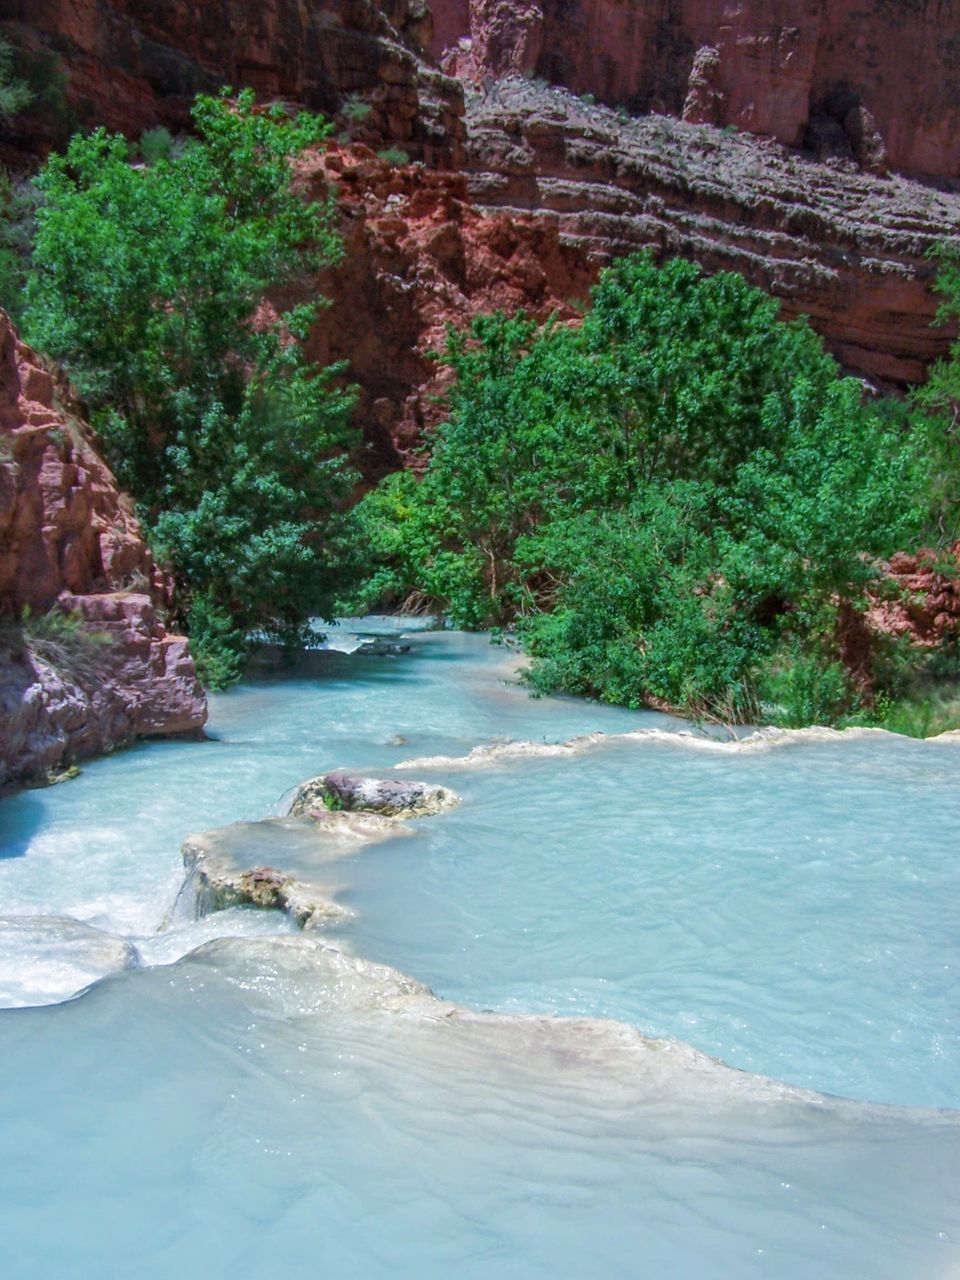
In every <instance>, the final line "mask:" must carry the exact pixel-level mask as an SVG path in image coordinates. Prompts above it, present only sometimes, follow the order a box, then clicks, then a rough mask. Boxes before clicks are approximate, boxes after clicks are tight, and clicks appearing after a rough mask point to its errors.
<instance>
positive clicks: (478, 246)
mask: <svg viewBox="0 0 960 1280" xmlns="http://www.w3.org/2000/svg"><path fill="white" fill-rule="evenodd" d="M303 178H304V181H305V182H307V183H313V184H316V189H317V190H320V189H322V188H324V187H325V185H326V184H327V183H330V182H334V183H336V186H337V192H338V201H339V207H340V211H341V230H342V233H343V238H344V249H345V252H344V255H343V259H342V262H341V263H340V265H339V266H338V267H337V268H336V269H335V270H334V271H332V272H330V273H329V274H327V275H326V276H324V277H322V278H321V279H319V280H318V281H316V282H315V283H314V284H313V285H312V287H313V288H315V289H316V290H317V291H319V292H321V293H323V294H325V295H327V296H328V297H329V298H330V299H331V306H330V307H328V308H326V309H325V310H324V311H322V312H321V313H320V315H319V318H318V320H317V323H316V325H315V327H314V331H313V334H312V337H311V342H310V348H309V354H310V356H311V357H312V358H313V359H316V360H319V361H320V362H321V363H322V364H327V363H330V362H332V361H336V360H345V361H347V362H348V365H349V376H350V378H351V379H352V380H355V381H356V382H357V383H358V384H359V387H360V401H359V406H358V414H357V420H358V422H359V424H360V425H361V426H362V428H363V435H364V441H365V446H366V449H365V452H364V454H363V455H362V456H361V457H360V458H359V459H358V461H359V463H360V466H361V468H362V470H363V473H364V475H365V476H366V477H367V479H368V480H375V479H377V478H379V477H380V476H381V475H383V474H385V473H386V472H387V471H390V470H394V469H396V468H397V467H398V466H400V465H402V464H412V465H414V466H415V465H417V463H418V461H422V460H421V459H419V458H418V456H417V455H416V454H415V453H414V450H415V449H416V448H417V446H419V444H420V443H421V441H422V438H423V433H424V430H425V429H427V428H429V427H430V426H432V425H433V423H435V422H436V421H437V419H438V417H439V416H440V414H441V408H440V406H439V405H438V404H437V403H436V401H435V399H434V396H435V395H436V393H437V392H439V391H440V390H441V389H442V387H443V385H444V378H443V376H442V374H440V375H438V369H437V365H436V363H435V361H433V360H432V359H431V358H430V353H431V352H435V351H437V350H439V349H440V348H442V346H443V340H444V331H445V328H446V325H447V324H448V323H453V324H456V325H457V326H462V325H463V324H465V323H466V322H467V320H468V319H469V318H470V316H472V315H474V314H476V313H478V312H483V311H492V310H495V309H496V308H502V309H504V310H506V311H516V310H518V309H520V308H523V309H525V310H526V311H527V313H528V314H530V315H532V316H534V317H536V318H537V319H541V320H542V319H546V318H547V316H549V315H551V314H554V313H555V314H557V315H558V316H559V317H560V318H564V319H569V318H572V317H573V316H575V315H576V314H577V312H576V311H575V309H574V307H573V306H572V305H571V304H572V303H573V302H575V301H576V300H577V299H579V298H584V297H585V296H586V294H587V291H588V289H589V286H590V285H591V283H593V281H594V279H595V278H596V273H597V269H598V264H597V263H595V262H591V261H588V260H587V257H586V255H585V254H584V253H583V252H582V251H581V250H580V249H579V248H578V247H577V246H575V245H571V244H566V243H564V242H563V241H562V239H561V236H560V225H559V219H558V218H557V217H556V216H551V215H548V214H543V213H541V214H540V215H538V216H531V215H529V214H526V213H522V212H517V211H515V210H511V211H510V213H509V214H506V213H498V212H496V211H491V212H489V213H483V212H480V211H478V210H477V209H475V208H474V207H473V206H472V204H471V200H470V195H469V192H468V186H467V179H466V177H465V176H464V175H463V174H460V173H451V172H448V171H447V172H431V171H429V170H426V169H424V168H423V167H421V166H404V167H400V168H397V167H395V166H391V165H390V164H388V163H386V162H385V161H383V160H380V159H378V158H377V157H376V156H375V155H374V154H373V153H372V152H371V151H370V150H369V149H368V148H367V147H364V146H353V147H334V148H332V149H331V150H330V151H328V152H327V153H325V154H323V155H317V156H315V157H314V158H313V160H312V161H311V162H310V163H309V164H307V165H305V166H304V172H303Z"/></svg>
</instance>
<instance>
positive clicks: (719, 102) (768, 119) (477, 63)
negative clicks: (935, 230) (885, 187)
mask: <svg viewBox="0 0 960 1280" xmlns="http://www.w3.org/2000/svg"><path fill="white" fill-rule="evenodd" d="M433 10H434V33H433V38H432V43H431V49H432V51H433V53H434V55H435V56H436V57H437V58H438V59H439V60H440V61H441V63H442V65H443V66H444V67H446V69H447V70H449V71H451V72H453V73H454V74H457V75H460V76H463V77H464V78H467V79H470V80H472V81H473V82H474V83H476V84H482V83H483V82H484V80H485V79H489V78H499V77H502V76H505V75H508V74H510V73H514V72H518V73H521V74H524V75H528V76H532V77H542V78H543V79H545V80H547V81H548V82H550V83H551V84H558V85H563V86H565V87H566V88H568V89H570V90H572V91H573V92H574V93H576V94H593V95H595V96H596V97H597V98H598V99H599V100H600V101H603V102H607V103H611V104H614V105H616V104H627V105H629V106H630V107H631V108H632V109H636V110H641V111H656V112H661V113H664V114H671V115H677V116H679V115H681V114H682V115H683V116H684V118H685V119H687V120H690V121H691V122H693V123H709V124H716V125H734V126H736V127H737V128H738V129H743V130H748V131H749V132H751V133H755V134H762V135H766V136H769V137H772V138H775V139H777V140H778V141H779V142H782V143H784V144H785V145H787V146H790V147H798V146H804V145H812V146H813V147H815V148H819V147H821V146H824V145H828V146H829V147H830V148H831V149H833V150H834V151H836V150H837V149H839V150H840V152H841V153H842V154H844V155H846V156H847V157H853V158H856V159H857V160H858V161H860V162H862V163H865V164H866V165H868V166H873V165H876V164H878V163H879V164H881V165H882V164H883V163H884V162H885V157H886V156H889V162H890V163H891V164H892V165H893V167H894V168H897V169H900V170H902V171H903V172H905V173H913V174H923V175H932V176H938V177H947V178H955V177H957V176H958V170H960V95H958V93H957V89H956V86H957V82H958V79H960V7H958V6H957V5H955V4H953V3H947V4H944V3H942V0H911V2H910V3H888V2H886V0H867V2H866V3H855V2H854V0H777V2H776V3H773V4H771V3H762V2H761V0H741V2H740V3H738V4H735V5H732V4H730V3H729V2H728V0H679V3H678V2H677V0H630V3H624V0H433ZM828 139H829V141H828Z"/></svg>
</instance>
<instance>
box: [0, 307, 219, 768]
mask: <svg viewBox="0 0 960 1280" xmlns="http://www.w3.org/2000/svg"><path fill="white" fill-rule="evenodd" d="M55 392H56V388H55V386H54V383H53V380H52V379H51V377H50V375H49V374H48V373H47V371H46V370H45V369H44V368H43V366H42V365H41V363H40V361H39V359H38V358H37V357H36V355H35V354H34V353H33V352H32V351H31V350H30V349H29V347H26V346H25V345H24V344H23V343H22V342H20V341H19V340H18V339H17V336H16V334H15V333H14V331H13V329H12V327H11V325H10V322H9V320H8V319H7V317H6V316H5V315H4V314H3V312H0V614H3V615H5V617H6V619H7V623H6V625H7V628H8V638H12V639H13V641H14V642H13V643H12V644H10V645H7V646H3V644H2V641H0V787H2V786H3V785H5V784H8V783H11V782H15V781H17V780H21V779H24V778H29V777H34V776H38V775H41V774H43V773H44V772H45V771H48V770H52V769H53V770H55V769H57V768H59V767H61V766H62V765H64V764H65V763H68V762H70V761H73V760H76V759H80V758H83V757H85V756H90V755H95V754H98V753H99V752H102V751H105V750H109V749H111V748H112V747H115V746H119V745H121V744H123V743H125V742H129V741H130V740H131V739H133V738H135V737H138V736H141V735H152V734H170V733H182V732H186V731H192V730H198V729H199V728H200V727H201V726H202V725H203V723H204V721H205V720H206V715H207V711H206V701H205V698H204V695H203V690H202V689H201V688H200V686H199V684H198V682H197V677H196V671H195V669H194V665H193V659H192V658H191V657H190V653H189V651H188V649H187V642H186V641H185V640H184V639H183V637H182V636H176V635H168V634H167V632H166V630H165V628H164V625H163V622H162V613H163V610H164V608H165V606H166V605H167V603H168V600H169V587H170V584H169V582H168V581H167V579H166V578H165V577H164V575H163V574H161V573H160V571H159V570H158V569H157V567H156V565H155V564H154V562H153V558H152V556H151V554H150V551H149V549H148V548H147V546H146V544H145V543H144V541H143V539H142V537H141V536H140V530H139V527H138V525H137V522H136V520H135V518H134V516H133V514H132V510H131V508H130V504H129V501H128V500H127V499H125V498H123V497H122V495H121V494H120V493H119V492H118V490H117V485H116V481H115V480H114V478H113V476H112V475H111V473H110V471H109V470H108V468H107V466H106V464H105V463H104V462H103V460H102V458H100V456H99V454H98V453H97V452H96V450H95V448H94V447H93V444H92V442H91V440H90V437H89V433H88V430H87V428H85V427H84V425H83V424H82V423H80V422H79V421H77V420H76V419H74V418H73V417H72V416H70V415H69V414H67V413H65V412H64V411H63V410H62V409H61V408H60V407H59V406H58V404H57V399H56V394H55ZM53 605H58V606H59V611H61V612H62V611H66V612H70V613H75V614H79V615H80V617H81V618H82V619H83V620H84V621H85V624H86V626H85V628H84V629H81V631H80V633H79V638H70V637H69V636H67V637H58V636H56V635H54V636H47V637H46V638H38V640H37V642H36V644H35V645H32V644H31V641H30V638H29V633H30V630H31V628H30V626H29V625H28V626H27V628H26V631H27V636H26V643H25V645H21V643H20V642H19V640H18V638H17V637H16V636H15V634H14V632H15V627H14V626H13V624H14V623H15V621H16V620H17V619H18V618H19V617H20V615H21V612H22V611H23V610H24V609H25V608H27V609H29V610H30V613H31V616H32V617H34V618H39V617H41V616H42V615H43V614H44V612H45V611H46V610H48V609H50V607H51V606H53ZM86 632H91V633H95V635H96V639H95V640H90V639H89V638H87V639H85V638H84V635H85V634H86Z"/></svg>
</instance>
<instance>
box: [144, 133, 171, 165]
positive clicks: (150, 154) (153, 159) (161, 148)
mask: <svg viewBox="0 0 960 1280" xmlns="http://www.w3.org/2000/svg"><path fill="white" fill-rule="evenodd" d="M179 149H180V148H178V144H177V140H176V139H175V138H174V136H173V134H172V133H171V132H170V130H169V129H165V128H164V127H163V125H158V126H157V127H156V128H155V129H145V130H144V131H143V133H142V134H141V135H140V142H139V144H138V150H139V152H140V155H141V156H142V157H143V162H144V164H148V165H155V164H159V163H160V161H161V160H173V159H174V158H175V156H176V154H177V152H178V150H179Z"/></svg>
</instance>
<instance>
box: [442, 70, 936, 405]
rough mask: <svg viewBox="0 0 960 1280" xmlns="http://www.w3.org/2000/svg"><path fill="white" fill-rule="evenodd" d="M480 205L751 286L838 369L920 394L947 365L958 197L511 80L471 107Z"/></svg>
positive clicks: (595, 248) (600, 247)
mask: <svg viewBox="0 0 960 1280" xmlns="http://www.w3.org/2000/svg"><path fill="white" fill-rule="evenodd" d="M467 122H468V139H469V142H468V147H469V151H468V158H467V166H468V169H469V184H468V185H469V191H470V195H471V197H472V199H473V200H474V201H475V203H476V204H477V206H478V207H479V208H480V210H481V211H483V212H485V213H487V214H489V215H493V214H494V213H499V214H501V215H503V214H506V215H508V216H509V217H511V218H512V217H516V216H524V217H529V216H530V215H531V214H532V215H535V216H536V217H542V218H545V219H546V220H547V221H548V222H549V224H550V225H551V227H553V226H556V227H558V229H559V232H560V238H561V241H562V243H564V244H565V245H570V246H572V247H575V248H577V249H579V250H580V251H581V253H582V254H584V255H585V256H586V257H593V258H596V259H607V258H610V257H612V256H615V255H619V254H623V253H628V252H631V251H634V250H637V249H640V248H645V247H650V248H653V249H655V250H656V251H657V252H659V253H664V254H680V255H682V256H683V257H687V258H692V259H694V260H695V261H697V262H699V263H701V264H702V265H703V266H704V267H705V269H706V270H708V271H716V270H720V269H726V270H733V271H739V272H741V273H742V274H743V275H744V276H746V278H747V279H748V280H750V281H751V282H752V283H754V284H757V285H759V286H761V287H762V288H764V289H766V290H768V291H769V292H770V293H772V294H773V295H774V296H775V297H777V298H779V299H780V300H781V302H782V306H783V311H784V314H785V315H787V316H795V315H800V314H806V315H809V316H810V318H811V320H812V323H813V325H814V327H815V328H816V329H817V330H818V331H819V332H820V333H821V334H822V335H823V336H824V338H825V339H826V340H827V343H828V345H829V346H830V347H831V349H832V350H833V351H834V352H835V354H836V355H837V356H838V358H839V359H840V360H841V361H842V362H843V363H844V364H845V365H847V366H848V367H849V368H851V369H852V370H855V371H857V372H860V373H863V374H866V375H867V376H869V377H871V378H876V379H879V380H887V381H890V382H898V383H904V382H913V381H918V380H921V379H922V378H923V377H924V376H925V370H926V367H927V366H928V364H929V363H930V362H931V361H932V360H934V359H936V358H938V357H940V356H942V355H943V354H945V352H946V349H947V347H948V345H949V341H950V334H949V331H948V330H945V329H943V328H936V327H932V321H933V319H934V316H935V312H936V299H935V297H934V296H933V294H932V293H931V291H930V283H931V280H932V276H933V273H934V268H933V265H932V264H931V262H930V260H929V259H928V257H927V256H926V255H927V254H928V252H929V250H930V248H931V247H932V246H933V245H934V244H935V243H937V242H938V241H941V240H943V239H945V238H948V237H951V236H956V235H958V234H960V195H958V194H951V193H949V192H945V191H939V190H936V189H933V188H931V187H929V186H925V185H922V184H920V183H917V182H911V181H909V180H907V179H904V178H902V177H899V176H888V177H886V178H882V177H878V176H875V175H873V174H869V173H865V172H862V171H861V170H860V169H859V168H857V167H856V166H854V165H853V164H852V163H850V162H848V163H846V164H844V163H836V164H832V165H831V164H821V163H816V162H815V161H813V160H812V159H811V158H809V157H804V156H802V155H800V154H798V153H797V152H795V151H791V150H790V149H788V148H786V147H783V146H781V145H780V144H778V143H775V142H773V141H771V140H767V141H766V142H760V141H758V140H757V139H755V138H752V137H749V136H744V135H739V134H737V133H736V132H731V133H728V132H724V131H722V130H719V129H716V128H711V127H708V126H698V125H693V124H689V123H686V122H683V121H680V120H675V119H672V118H670V117H667V116H658V115H649V116H644V117H641V118H630V117H627V116H625V115H624V114H619V115H618V114H617V113H616V112H614V111H611V110H609V109H607V108H604V107H600V106H594V105H591V104H586V103H583V102H582V101H580V100H579V99H577V98H575V97H573V96H572V95H571V94H569V93H566V92H564V91H562V90H553V89H549V88H544V87H539V86H536V85H534V84H531V83H530V82H529V81H526V80H524V79H522V78H520V77H514V78H511V79H507V80H504V81H501V82H498V83H497V84H495V85H492V86H490V87H489V88H488V90H487V91H486V92H485V93H477V94H472V95H470V96H469V97H468V102H467Z"/></svg>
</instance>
